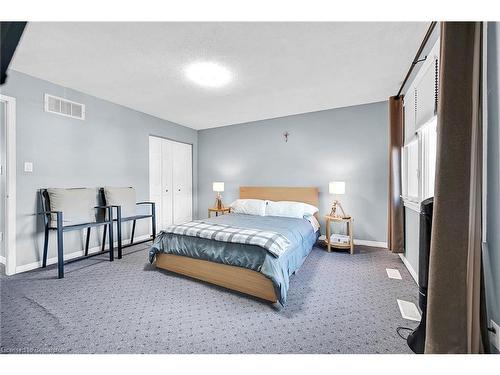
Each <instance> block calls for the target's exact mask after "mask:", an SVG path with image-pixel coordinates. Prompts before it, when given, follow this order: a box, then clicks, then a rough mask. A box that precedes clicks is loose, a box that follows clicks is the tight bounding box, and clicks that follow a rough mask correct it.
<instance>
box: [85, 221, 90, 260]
mask: <svg viewBox="0 0 500 375" xmlns="http://www.w3.org/2000/svg"><path fill="white" fill-rule="evenodd" d="M89 241H90V227H88V228H87V239H86V240H85V255H86V256H87V255H89Z"/></svg>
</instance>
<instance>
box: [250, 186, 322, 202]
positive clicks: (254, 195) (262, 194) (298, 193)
mask: <svg viewBox="0 0 500 375" xmlns="http://www.w3.org/2000/svg"><path fill="white" fill-rule="evenodd" d="M318 194H319V193H318V188H315V187H280V186H240V198H241V199H268V200H270V201H295V202H304V203H309V204H312V205H313V206H316V207H319V197H318Z"/></svg>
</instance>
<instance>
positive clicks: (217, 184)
mask: <svg viewBox="0 0 500 375" xmlns="http://www.w3.org/2000/svg"><path fill="white" fill-rule="evenodd" d="M213 190H214V191H216V192H218V193H220V192H221V191H224V182H214V183H213Z"/></svg>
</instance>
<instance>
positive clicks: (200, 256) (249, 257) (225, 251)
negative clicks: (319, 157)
mask: <svg viewBox="0 0 500 375" xmlns="http://www.w3.org/2000/svg"><path fill="white" fill-rule="evenodd" d="M240 198H241V199H262V200H272V201H296V202H303V203H308V204H311V205H313V206H316V207H318V189H317V188H309V187H304V188H303V187H253V186H252V187H240ZM200 222H202V224H200ZM186 225H207V226H208V225H210V226H221V227H224V226H227V227H231V228H243V229H248V230H258V231H266V230H267V231H272V232H273V233H277V234H279V235H280V236H283V237H284V238H285V239H286V240H288V242H287V244H288V245H287V246H286V247H285V248H284V249H283V252H282V253H280V254H279V256H276V254H273V253H272V252H270V251H269V249H266V248H264V247H261V246H257V245H253V244H249V243H230V242H223V241H217V240H214V239H213V238H215V237H212V238H208V237H207V238H200V236H193V235H191V236H190V235H185V234H181V233H180V232H179V234H176V233H167V232H165V231H163V232H160V233H159V234H158V236H157V238H156V239H155V241H154V243H153V245H152V247H151V249H150V252H149V260H150V262H154V263H155V265H156V267H158V268H162V269H165V270H168V271H171V272H175V273H178V274H182V275H185V276H189V277H192V278H196V279H199V280H203V281H205V282H209V283H212V284H216V285H219V286H222V287H225V288H228V289H232V290H236V291H239V292H242V293H245V294H249V295H252V296H255V297H258V298H261V299H264V300H266V301H270V302H273V303H275V302H279V303H280V304H282V305H284V304H285V303H286V299H287V294H288V287H289V278H290V276H291V275H292V274H293V273H295V272H296V271H297V270H298V269H299V268H300V266H301V265H302V264H303V262H304V260H305V259H306V257H307V255H308V254H309V253H310V251H311V249H312V247H313V245H314V243H315V242H316V240H317V238H318V235H319V230H317V231H315V229H314V228H313V226H312V225H311V223H310V222H309V221H308V220H306V219H298V218H290V217H275V216H254V215H244V214H228V215H221V216H218V217H214V218H210V219H203V220H201V221H195V222H191V223H187V224H186ZM183 233H187V232H183Z"/></svg>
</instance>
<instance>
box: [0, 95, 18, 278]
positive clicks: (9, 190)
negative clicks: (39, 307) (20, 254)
mask: <svg viewBox="0 0 500 375" xmlns="http://www.w3.org/2000/svg"><path fill="white" fill-rule="evenodd" d="M0 101H2V102H4V103H5V107H6V108H5V113H6V115H7V123H6V124H5V132H6V137H5V141H6V143H7V145H6V146H7V147H6V154H7V163H6V166H7V168H6V174H5V181H6V186H5V187H6V191H5V194H6V202H5V244H6V246H5V263H6V264H5V273H6V274H7V275H13V274H15V273H16V99H15V98H12V97H10V96H5V95H0Z"/></svg>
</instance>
